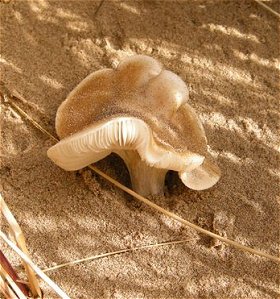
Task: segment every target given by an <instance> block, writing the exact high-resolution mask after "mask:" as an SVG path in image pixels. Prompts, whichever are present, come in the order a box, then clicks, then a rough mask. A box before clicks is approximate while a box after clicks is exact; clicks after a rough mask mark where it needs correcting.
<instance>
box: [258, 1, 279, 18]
mask: <svg viewBox="0 0 280 299" xmlns="http://www.w3.org/2000/svg"><path fill="white" fill-rule="evenodd" d="M255 1H256V2H257V3H258V4H259V5H261V6H262V7H264V8H265V9H266V10H268V11H269V12H271V13H272V14H274V15H275V16H276V17H278V18H280V14H279V13H278V12H276V11H275V10H273V9H272V8H270V7H269V6H268V5H266V4H264V3H263V2H262V1H260V0H255Z"/></svg>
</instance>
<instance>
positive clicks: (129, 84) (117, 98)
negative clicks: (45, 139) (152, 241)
mask: <svg viewBox="0 0 280 299" xmlns="http://www.w3.org/2000/svg"><path fill="white" fill-rule="evenodd" d="M188 96H189V93H188V88H187V86H186V84H185V83H184V81H183V80H182V79H181V78H180V77H178V76H177V75H176V74H174V73H172V72H170V71H167V70H164V69H163V67H162V66H161V64H159V63H158V62H157V61H156V60H155V59H153V58H151V57H148V56H144V55H135V56H131V57H129V58H127V59H125V60H124V61H123V62H121V63H120V64H119V65H118V67H117V68H116V69H115V70H113V69H103V70H100V71H97V72H94V73H92V74H90V75H89V76H88V77H86V78H85V79H84V80H83V81H82V82H81V83H80V84H79V85H78V86H77V87H76V88H75V89H74V90H73V91H72V92H71V93H70V94H69V95H68V97H67V99H66V100H65V101H64V102H63V103H62V104H61V105H60V107H59V109H58V111H57V116H56V131H57V134H58V136H59V137H60V139H62V140H61V141H60V142H59V143H58V144H56V145H55V146H53V147H52V148H50V149H49V151H48V156H49V157H50V158H51V159H52V160H53V161H54V162H55V163H56V164H58V165H59V166H61V167H62V168H64V169H66V170H76V169H80V168H83V167H85V166H87V165H89V164H91V163H94V162H96V161H98V160H100V159H102V158H104V157H105V156H107V155H108V154H110V153H111V152H113V151H114V150H120V149H131V150H137V151H138V152H139V155H140V157H141V159H142V160H144V161H146V162H147V164H149V165H151V166H154V167H157V168H164V169H172V170H176V171H179V174H180V177H181V179H182V181H183V182H184V184H185V185H187V186H188V187H190V188H192V189H197V188H199V189H198V190H201V189H206V188H209V187H211V186H212V185H213V184H215V183H216V182H217V181H218V180H219V177H220V172H219V170H218V168H217V166H214V165H213V166H212V162H210V160H209V161H208V159H207V158H206V160H207V161H206V160H205V157H207V156H208V153H207V140H206V136H205V132H204V129H203V127H202V124H201V122H200V120H199V118H198V116H197V115H196V113H195V111H194V110H193V109H192V108H191V106H190V105H189V104H188V103H187V100H188ZM112 132H113V133H112ZM209 165H210V166H209ZM199 167H200V168H199ZM195 169H197V170H196V172H194V171H195ZM213 169H214V170H213ZM203 185H204V186H206V188H202V187H203Z"/></svg>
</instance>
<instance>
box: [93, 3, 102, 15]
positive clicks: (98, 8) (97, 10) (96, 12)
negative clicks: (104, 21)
mask: <svg viewBox="0 0 280 299" xmlns="http://www.w3.org/2000/svg"><path fill="white" fill-rule="evenodd" d="M104 1H105V0H101V1H100V3H99V5H98V7H97V9H96V11H95V13H94V14H93V16H94V17H95V18H96V16H97V14H98V12H99V10H100V8H101V6H102V5H103V3H104Z"/></svg>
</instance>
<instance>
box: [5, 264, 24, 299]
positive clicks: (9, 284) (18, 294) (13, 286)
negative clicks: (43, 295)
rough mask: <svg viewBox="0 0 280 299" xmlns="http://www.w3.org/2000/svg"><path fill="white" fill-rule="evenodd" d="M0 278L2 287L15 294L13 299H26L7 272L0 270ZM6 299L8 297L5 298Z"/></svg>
mask: <svg viewBox="0 0 280 299" xmlns="http://www.w3.org/2000/svg"><path fill="white" fill-rule="evenodd" d="M0 276H1V278H2V281H3V286H4V285H5V286H4V287H6V288H10V289H11V290H12V291H13V292H14V293H15V294H16V297H15V298H17V297H18V298H19V299H26V298H27V296H26V295H25V294H24V293H23V292H22V290H21V289H20V288H19V286H18V285H17V284H16V282H15V281H14V280H13V278H12V277H11V276H10V275H9V274H8V273H7V271H5V269H4V268H1V271H0ZM7 298H8V299H9V298H10V297H7Z"/></svg>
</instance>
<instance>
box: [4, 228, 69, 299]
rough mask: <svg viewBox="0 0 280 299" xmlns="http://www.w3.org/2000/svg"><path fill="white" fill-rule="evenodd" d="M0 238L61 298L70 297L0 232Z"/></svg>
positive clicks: (66, 298) (67, 298)
mask: <svg viewBox="0 0 280 299" xmlns="http://www.w3.org/2000/svg"><path fill="white" fill-rule="evenodd" d="M0 237H1V238H2V239H3V241H4V242H5V243H6V244H8V245H9V246H10V247H11V248H12V249H13V250H14V251H15V252H16V253H17V254H18V255H19V256H20V257H21V258H22V259H23V260H24V261H25V262H26V263H27V264H28V265H29V266H30V267H31V268H32V269H33V270H34V271H35V272H36V273H37V275H38V276H40V277H41V278H42V279H43V280H44V281H45V282H46V283H47V284H48V285H49V286H50V287H51V288H52V289H53V290H54V291H55V292H56V293H57V294H58V295H59V296H60V297H61V298H63V299H70V297H69V296H68V295H67V294H66V293H65V292H64V291H63V290H62V289H61V288H60V287H59V286H58V285H57V284H56V283H55V282H53V281H52V280H51V279H50V278H49V277H48V276H47V275H46V274H45V273H44V272H43V271H42V270H41V269H40V268H39V267H38V266H36V265H35V264H34V263H33V262H32V261H31V259H30V258H29V257H28V256H27V255H26V254H25V253H23V252H22V251H21V250H20V249H19V248H18V247H17V246H16V245H15V244H14V243H13V242H12V241H10V240H9V238H8V237H7V236H6V235H5V234H4V233H3V232H2V231H0Z"/></svg>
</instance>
